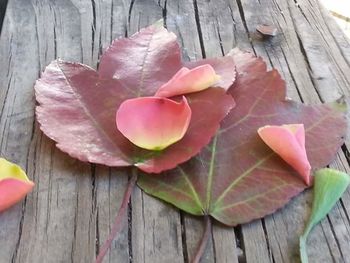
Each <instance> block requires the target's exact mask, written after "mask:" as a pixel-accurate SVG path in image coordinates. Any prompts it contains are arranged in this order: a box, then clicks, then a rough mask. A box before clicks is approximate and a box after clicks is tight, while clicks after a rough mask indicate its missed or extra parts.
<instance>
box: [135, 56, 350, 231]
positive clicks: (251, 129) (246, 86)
mask: <svg viewBox="0 0 350 263" xmlns="http://www.w3.org/2000/svg"><path fill="white" fill-rule="evenodd" d="M232 55H233V56H234V59H235V63H236V65H237V73H238V75H237V80H236V83H235V86H234V88H232V89H230V90H229V92H230V93H231V94H232V96H233V97H234V99H235V101H236V103H237V106H236V107H235V109H234V110H232V111H231V112H230V114H229V115H228V116H227V117H226V118H225V120H224V121H223V123H222V126H221V129H220V130H219V131H218V132H217V134H216V136H215V137H214V139H213V141H212V143H211V145H210V146H207V147H206V148H205V149H204V150H203V151H202V152H201V153H200V154H199V155H198V156H196V157H195V158H193V159H192V160H191V161H189V162H187V163H185V164H183V165H181V166H179V167H178V168H177V169H174V170H172V171H168V172H167V173H166V174H165V175H164V174H163V175H158V176H153V177H151V176H148V175H143V176H142V177H141V178H140V179H139V182H138V185H139V186H140V187H141V188H142V189H143V190H144V191H146V192H147V193H149V194H151V195H153V196H156V197H158V198H161V199H163V200H165V201H167V202H169V203H172V204H173V205H175V206H177V207H178V208H180V209H182V210H184V211H186V212H188V213H191V214H194V215H211V216H213V217H214V218H216V219H217V220H218V221H220V222H222V223H224V224H227V225H237V224H241V223H246V222H249V221H251V220H253V219H256V218H260V217H263V216H265V215H267V214H270V213H272V212H274V211H275V210H276V209H278V208H280V207H282V206H283V205H285V204H286V203H287V202H288V201H289V200H290V198H292V197H293V196H295V195H297V194H298V193H300V192H301V191H303V190H304V189H305V188H306V187H307V186H306V185H305V184H304V182H303V181H302V179H301V178H300V177H299V176H298V175H297V174H296V171H295V170H293V168H292V167H290V166H289V165H288V164H287V163H285V162H284V161H283V160H282V159H281V158H280V157H278V156H277V155H276V154H275V153H273V152H272V150H271V149H270V148H269V147H268V146H267V145H266V144H265V143H264V142H263V141H262V140H261V139H260V138H259V136H258V133H257V130H258V128H260V127H262V126H265V125H282V124H292V123H303V124H304V125H305V130H306V150H307V155H308V157H309V160H310V163H311V166H312V168H314V169H316V168H319V167H323V166H325V165H327V164H328V163H330V162H331V160H332V159H333V158H334V156H335V154H336V152H337V150H338V149H339V147H340V146H341V144H342V143H343V142H344V136H345V134H346V127H347V124H346V120H345V117H344V112H345V110H346V105H345V103H343V102H339V103H333V104H324V105H315V106H306V105H303V104H300V103H297V102H293V101H290V100H286V99H285V97H286V94H285V93H286V88H285V82H284V81H283V80H282V79H281V77H280V75H279V73H278V72H277V70H272V71H268V72H267V71H266V65H265V63H264V62H263V61H262V60H261V59H260V58H255V57H253V56H252V55H251V54H249V53H244V52H240V51H237V50H236V51H235V52H233V54H232ZM196 65H198V63H197V64H196Z"/></svg>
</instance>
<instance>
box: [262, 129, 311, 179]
mask: <svg viewBox="0 0 350 263" xmlns="http://www.w3.org/2000/svg"><path fill="white" fill-rule="evenodd" d="M258 133H259V135H260V137H261V139H262V140H263V141H264V142H265V143H266V144H267V145H268V146H269V147H270V148H271V149H272V150H273V151H274V152H276V153H277V154H278V155H279V156H280V157H281V158H282V159H283V160H285V161H286V162H287V163H288V164H289V165H290V166H292V167H293V168H294V169H295V170H296V171H297V172H298V173H299V174H300V175H301V177H302V179H303V180H304V182H305V183H306V184H307V185H310V171H311V166H310V163H309V161H308V158H307V155H306V150H305V130H304V125H303V124H288V125H281V126H269V125H268V126H264V127H262V128H260V129H258Z"/></svg>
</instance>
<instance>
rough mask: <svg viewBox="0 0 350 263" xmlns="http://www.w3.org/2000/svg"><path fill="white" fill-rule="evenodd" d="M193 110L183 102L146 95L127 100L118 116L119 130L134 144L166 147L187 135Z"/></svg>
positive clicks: (151, 147) (148, 148) (120, 108)
mask: <svg viewBox="0 0 350 263" xmlns="http://www.w3.org/2000/svg"><path fill="white" fill-rule="evenodd" d="M190 120H191V109H190V107H189V105H188V103H187V100H186V98H185V97H183V98H182V101H181V102H176V101H173V100H169V99H166V98H159V97H143V98H136V99H129V100H126V101H124V102H123V103H122V104H121V105H120V107H119V109H118V111H117V116H116V122H117V127H118V130H119V131H120V132H121V133H122V134H123V135H124V136H125V137H126V138H128V139H129V140H130V141H131V142H132V143H133V144H135V145H137V146H139V147H141V148H144V149H147V150H163V149H164V148H166V147H168V146H169V145H171V144H173V143H175V142H177V141H179V140H181V139H182V137H183V136H184V135H185V133H186V131H187V129H188V125H189V123H190Z"/></svg>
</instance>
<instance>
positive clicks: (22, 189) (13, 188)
mask: <svg viewBox="0 0 350 263" xmlns="http://www.w3.org/2000/svg"><path fill="white" fill-rule="evenodd" d="M33 187H34V183H33V182H31V181H23V180H18V179H12V178H9V179H4V180H1V181H0V212H2V211H4V210H6V209H7V208H9V207H11V206H13V205H14V204H16V203H18V202H19V201H21V200H22V199H23V198H24V197H25V196H26V195H27V194H28V193H29V192H30V191H31V190H32V189H33Z"/></svg>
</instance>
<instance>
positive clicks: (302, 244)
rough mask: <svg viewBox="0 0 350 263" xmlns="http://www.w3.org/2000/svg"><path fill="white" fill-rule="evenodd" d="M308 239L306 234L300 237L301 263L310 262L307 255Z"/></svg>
mask: <svg viewBox="0 0 350 263" xmlns="http://www.w3.org/2000/svg"><path fill="white" fill-rule="evenodd" d="M306 241H307V239H306V238H305V237H304V236H301V237H300V239H299V246H300V260H301V263H308V262H309V260H308V257H307V250H306Z"/></svg>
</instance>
